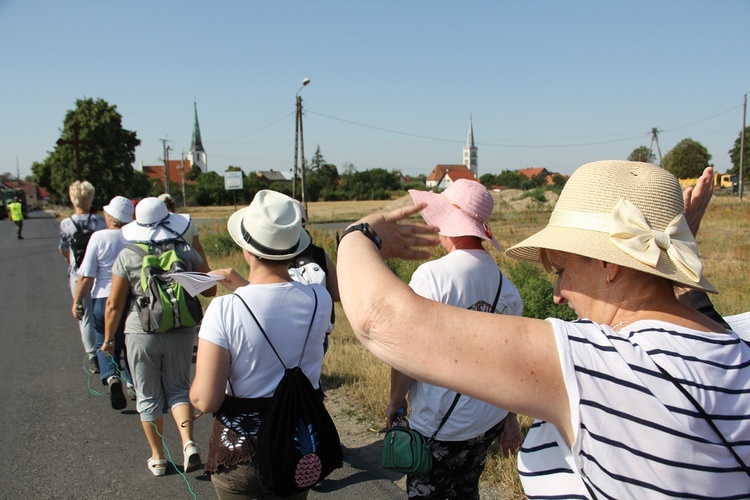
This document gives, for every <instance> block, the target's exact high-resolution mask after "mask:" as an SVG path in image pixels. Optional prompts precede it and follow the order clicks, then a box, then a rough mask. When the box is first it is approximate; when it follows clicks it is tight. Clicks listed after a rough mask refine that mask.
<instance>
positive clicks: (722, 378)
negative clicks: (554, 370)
mask: <svg viewBox="0 0 750 500" xmlns="http://www.w3.org/2000/svg"><path fill="white" fill-rule="evenodd" d="M549 321H550V322H551V323H552V325H553V328H554V331H555V337H556V342H557V347H558V353H559V356H560V363H561V366H562V371H563V378H564V380H565V386H566V388H567V391H568V400H569V402H570V414H571V423H572V425H573V429H574V430H575V433H576V435H575V441H574V443H573V446H572V449H571V448H569V447H568V446H567V445H566V443H565V441H564V440H563V439H562V436H561V435H560V434H559V432H558V431H557V429H556V428H555V427H554V426H553V425H551V424H549V423H547V422H542V421H537V422H535V423H534V425H533V426H532V429H531V430H530V431H529V434H528V437H527V438H526V440H525V441H524V444H523V446H522V448H521V451H520V453H519V459H518V470H519V473H520V475H521V481H522V483H523V486H524V489H525V491H526V494H527V495H528V497H529V498H530V499H541V498H545V499H551V498H590V495H589V493H588V492H587V488H586V486H585V485H584V480H585V482H586V484H588V485H589V486H590V487H591V490H592V491H593V492H594V494H595V495H596V497H597V498H617V499H620V498H711V499H720V498H721V499H729V498H750V477H748V475H747V474H746V473H745V472H744V471H743V470H742V468H741V466H740V465H739V463H738V462H737V460H736V459H735V458H734V457H733V456H732V454H731V452H730V451H729V450H728V449H727V448H726V447H725V446H724V444H723V443H722V441H721V439H720V438H719V436H718V435H717V434H716V433H715V432H714V430H713V429H712V428H711V427H710V426H709V424H707V423H706V421H705V420H704V419H703V418H702V417H701V415H700V413H699V412H698V411H697V410H696V408H695V407H694V406H693V404H692V403H691V402H690V401H689V400H688V399H687V398H686V397H685V395H684V394H682V393H681V392H680V390H679V389H678V388H677V387H675V385H674V384H673V383H672V382H670V381H669V380H668V379H667V378H666V377H665V376H664V375H663V374H662V373H661V372H660V371H659V368H658V366H661V367H662V368H663V369H664V370H666V371H667V372H668V373H669V374H671V375H672V376H673V377H674V378H675V379H676V380H677V382H679V383H680V384H681V385H682V386H683V387H684V388H685V389H687V391H688V392H689V393H690V394H691V395H692V396H693V398H695V400H696V401H697V402H698V403H699V404H700V406H702V407H703V409H704V410H705V411H706V413H707V414H708V415H709V416H710V417H711V418H712V420H713V421H714V423H715V424H716V426H717V427H718V429H719V430H720V431H721V433H722V434H723V435H724V437H725V438H726V440H727V441H728V442H729V443H730V444H731V445H732V446H733V448H734V450H735V452H736V453H737V454H738V455H739V456H740V458H741V459H742V460H743V461H744V462H745V464H750V370H748V366H749V365H750V348H748V347H747V346H746V345H745V344H744V343H743V342H741V341H740V340H739V339H738V338H737V336H736V335H734V334H726V333H703V332H698V331H695V330H690V329H686V328H682V327H677V326H675V325H673V324H670V323H665V322H662V321H651V320H647V321H638V322H635V323H633V324H632V325H630V326H628V327H626V328H623V329H622V330H620V331H615V330H613V329H611V328H610V327H608V326H601V325H597V324H594V323H591V322H590V321H587V320H581V321H576V322H572V323H570V322H564V321H561V320H554V319H550V320H549ZM657 364H658V366H657Z"/></svg>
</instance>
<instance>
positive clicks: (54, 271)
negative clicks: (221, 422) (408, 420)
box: [0, 212, 405, 500]
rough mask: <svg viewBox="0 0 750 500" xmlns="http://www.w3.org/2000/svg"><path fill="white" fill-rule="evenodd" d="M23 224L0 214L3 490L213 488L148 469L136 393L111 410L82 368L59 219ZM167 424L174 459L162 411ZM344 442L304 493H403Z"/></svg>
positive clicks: (100, 494)
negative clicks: (329, 471) (340, 453)
mask: <svg viewBox="0 0 750 500" xmlns="http://www.w3.org/2000/svg"><path fill="white" fill-rule="evenodd" d="M23 234H24V237H25V239H24V240H17V239H16V236H15V225H14V224H12V223H11V222H9V221H7V220H5V221H0V273H2V274H1V277H0V381H2V384H1V385H0V395H1V397H0V401H1V403H0V404H1V406H0V410H1V411H0V429H1V430H0V456H2V462H1V463H0V498H3V499H21V498H23V499H49V498H75V499H87V498H91V499H98V498H107V499H120V498H122V499H125V498H127V499H131V498H169V499H173V498H185V499H191V498H200V499H211V498H215V495H214V491H213V487H212V486H211V482H210V481H209V480H208V478H207V477H206V476H205V475H203V474H202V473H193V474H189V475H188V476H187V477H183V476H182V475H181V474H179V473H178V472H177V470H176V469H175V468H174V467H170V471H169V472H168V475H166V476H164V477H161V478H156V477H153V476H152V475H151V474H150V472H149V471H148V469H147V467H146V459H147V458H148V457H149V455H150V449H149V447H148V445H147V443H146V439H145V437H144V435H143V431H142V430H141V426H140V421H139V419H138V415H137V413H136V412H135V410H134V408H135V405H134V402H132V401H129V402H128V408H127V409H125V410H123V411H115V410H112V409H111V407H110V405H109V398H108V397H107V396H106V394H104V392H105V391H104V389H103V386H101V385H100V384H99V380H98V377H96V378H89V377H88V376H87V374H86V372H85V371H84V369H83V359H84V353H83V348H82V345H81V341H80V336H79V334H78V328H77V325H76V323H75V321H74V320H73V318H72V317H71V315H70V314H69V310H70V302H71V299H70V292H69V291H68V287H67V280H66V277H65V261H64V259H63V258H62V257H61V256H60V254H59V253H58V252H57V242H58V223H57V221H55V219H53V218H51V217H49V216H47V215H46V214H45V213H44V212H32V213H31V214H30V219H29V220H27V221H25V223H24V231H23ZM210 425H211V419H210V418H208V417H203V418H200V419H198V420H197V421H196V431H195V435H196V441H198V443H199V444H200V445H201V446H202V448H203V449H204V451H205V450H206V449H207V446H208V445H207V443H208V435H209V433H210ZM164 434H165V440H166V443H167V447H168V448H169V450H170V451H171V452H172V454H173V455H172V456H173V459H174V461H175V463H177V464H180V463H181V460H182V452H181V450H180V442H179V438H178V435H177V430H176V429H175V426H174V425H172V422H171V420H170V419H169V417H168V416H167V417H166V418H165V433H164ZM344 444H345V453H344V461H345V467H344V468H342V469H339V470H338V471H336V472H335V473H334V474H333V475H332V476H330V477H329V479H327V480H326V481H324V482H323V484H322V485H321V487H319V488H317V489H316V490H313V492H311V494H310V495H309V498H311V499H316V498H323V497H325V498H327V499H328V498H330V499H360V498H361V499H368V500H381V499H396V498H404V496H405V495H404V492H403V491H402V490H401V489H399V488H398V487H397V486H395V485H394V484H393V481H392V480H393V479H394V478H393V477H387V475H386V474H384V473H383V472H382V470H379V467H378V466H377V465H376V464H373V463H371V461H369V460H370V459H366V457H371V456H373V453H364V452H365V451H366V450H362V449H356V448H354V447H346V443H344ZM370 451H372V450H370ZM375 455H376V454H375ZM180 469H181V467H180Z"/></svg>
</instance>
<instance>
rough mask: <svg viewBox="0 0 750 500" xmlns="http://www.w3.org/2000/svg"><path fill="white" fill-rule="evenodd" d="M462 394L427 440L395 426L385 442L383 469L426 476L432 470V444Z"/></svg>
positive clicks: (415, 432) (387, 434)
mask: <svg viewBox="0 0 750 500" xmlns="http://www.w3.org/2000/svg"><path fill="white" fill-rule="evenodd" d="M460 397H461V394H456V397H455V398H454V399H453V403H452V404H451V407H450V408H449V409H448V412H447V413H446V414H445V416H444V417H443V420H442V421H441V422H440V425H439V426H438V428H437V430H436V431H435V433H434V434H433V435H432V437H430V439H425V438H424V436H422V435H421V434H420V433H418V432H417V431H415V430H413V429H409V428H408V427H404V426H401V425H397V426H393V427H391V429H390V430H389V431H388V432H386V433H385V439H384V440H383V462H382V465H383V468H384V469H388V470H392V471H394V472H400V473H402V474H426V473H428V472H430V469H432V443H433V442H434V441H435V436H437V433H438V432H439V431H440V429H441V428H442V427H443V424H445V421H446V420H448V417H449V416H450V414H451V412H453V408H455V407H456V403H458V398H460Z"/></svg>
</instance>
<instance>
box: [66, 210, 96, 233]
mask: <svg viewBox="0 0 750 500" xmlns="http://www.w3.org/2000/svg"><path fill="white" fill-rule="evenodd" d="M70 222H72V223H73V225H74V226H75V228H76V232H77V233H80V232H81V231H83V227H81V226H79V225H78V224H77V223H76V220H75V219H74V218H73V216H72V215H71V216H70ZM86 229H91V214H89V216H88V217H87V218H86Z"/></svg>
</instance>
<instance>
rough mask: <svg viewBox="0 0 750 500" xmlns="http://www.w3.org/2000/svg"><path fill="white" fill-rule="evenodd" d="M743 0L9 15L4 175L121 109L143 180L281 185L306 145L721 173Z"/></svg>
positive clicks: (733, 125)
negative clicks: (81, 102)
mask: <svg viewBox="0 0 750 500" xmlns="http://www.w3.org/2000/svg"><path fill="white" fill-rule="evenodd" d="M749 28H750V1H748V0H721V1H717V0H693V1H691V0H651V1H616V0H615V1H588V0H586V1H584V0H567V1H561V0H529V1H520V0H517V1H500V0H496V1H495V0H492V1H491V0H486V1H479V0H465V1H441V0H432V1H423V0H415V1H407V0H399V1H375V0H371V1H365V0H335V1H331V0H315V1H284V0H279V1H270V0H268V1H249V0H248V1H239V0H237V1H211V2H207V1H203V2H198V1H188V0H184V1H176V0H175V1H158V0H150V1H145V0H127V1H110V0H108V1H102V0H88V1H83V0H64V1H61V0H0V68H2V77H0V173H1V172H12V173H13V174H15V173H16V165H18V168H19V170H20V173H21V176H22V177H23V176H25V175H27V174H29V173H30V170H31V164H32V163H33V162H35V161H42V160H43V159H44V158H46V156H47V152H48V151H51V150H52V149H53V148H54V146H55V141H56V140H57V139H58V138H59V137H60V129H61V127H62V123H63V118H64V116H65V113H66V111H68V110H71V109H73V108H74V107H75V101H76V99H78V98H83V97H91V98H102V99H104V100H106V101H107V102H108V103H110V104H112V105H116V106H117V109H118V111H119V112H120V114H121V115H122V117H123V126H124V127H125V128H126V129H128V130H134V131H136V132H137V135H138V138H139V139H140V140H141V146H139V147H138V148H137V149H136V160H137V164H139V163H140V162H141V161H142V162H143V163H144V164H146V165H154V164H159V163H160V162H161V158H162V154H163V150H162V142H161V141H160V139H163V138H167V139H169V140H170V141H171V142H170V146H171V147H172V149H173V151H172V152H171V153H170V157H172V158H176V157H179V155H180V154H181V153H182V151H187V150H188V149H189V147H190V140H191V133H192V125H193V100H194V99H195V100H197V104H198V115H199V120H200V127H201V132H202V136H203V144H204V146H205V149H206V152H207V154H208V166H209V170H214V171H218V172H223V171H224V170H225V169H226V167H227V166H229V165H236V166H240V167H242V168H243V170H244V171H245V172H246V173H247V172H249V171H251V170H255V171H257V170H270V169H274V170H278V171H282V172H284V173H285V174H287V176H288V174H289V170H290V169H291V167H292V164H293V161H294V125H295V122H294V118H295V115H294V98H295V97H294V96H295V93H296V92H297V91H298V90H299V88H300V86H301V83H302V80H303V78H310V79H311V83H310V85H309V86H307V87H305V88H304V89H303V90H302V92H301V93H300V95H301V96H302V97H303V105H304V109H305V117H304V145H305V153H306V157H307V158H308V159H309V158H310V157H311V156H312V154H313V153H314V151H315V149H316V148H317V147H318V146H320V148H321V151H322V153H323V155H324V158H325V159H326V161H327V162H328V163H332V164H334V165H336V166H337V167H338V168H339V171H340V172H341V171H342V170H343V167H344V165H345V164H348V163H351V164H353V165H354V166H355V167H356V168H357V169H358V170H365V169H370V168H376V167H379V168H385V169H387V170H394V169H399V170H402V171H403V172H405V173H406V174H412V175H416V174H420V173H424V174H427V173H429V172H430V171H431V170H432V168H433V167H434V166H435V165H436V164H439V163H461V161H462V147H463V145H464V144H465V142H466V136H467V131H468V125H469V116H472V118H473V123H474V135H475V140H476V144H477V147H478V156H479V173H480V175H481V174H483V173H487V172H491V173H499V172H501V171H503V170H506V169H508V170H515V169H518V168H525V167H546V168H547V169H549V170H552V171H556V172H561V173H564V174H569V173H571V172H572V171H573V170H574V169H575V167H577V166H579V165H581V164H583V163H586V162H589V161H593V160H599V159H624V158H626V157H627V156H628V154H630V152H631V151H632V150H633V149H635V148H636V147H638V146H641V145H645V146H648V145H649V143H650V130H651V129H652V128H653V127H656V128H658V129H660V130H661V131H662V132H661V134H660V136H659V139H660V145H661V149H662V153H664V154H666V153H667V152H668V151H669V150H670V149H671V148H672V147H673V146H674V145H675V144H677V143H678V142H679V141H680V140H682V139H684V138H686V137H690V138H692V139H694V140H697V141H699V142H701V143H702V144H703V145H704V146H706V147H707V148H708V151H709V152H710V153H711V155H712V156H713V162H714V163H715V165H716V168H717V170H718V171H720V172H723V171H725V170H726V169H727V168H729V167H730V166H731V163H730V160H729V157H728V154H727V151H728V150H729V149H731V148H732V146H733V144H734V141H735V139H736V138H737V137H738V135H739V132H740V130H741V128H742V103H743V97H744V94H745V92H748V91H750V64H748V61H747V47H748V40H750V39H749V38H748V36H749V35H748V33H750V29H749Z"/></svg>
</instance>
